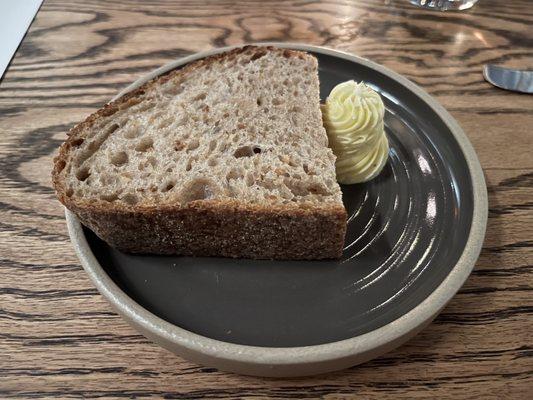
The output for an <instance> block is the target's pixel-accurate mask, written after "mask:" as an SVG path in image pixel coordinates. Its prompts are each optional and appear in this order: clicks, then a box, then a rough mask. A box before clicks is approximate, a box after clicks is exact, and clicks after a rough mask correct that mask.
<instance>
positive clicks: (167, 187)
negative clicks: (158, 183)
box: [162, 180, 176, 192]
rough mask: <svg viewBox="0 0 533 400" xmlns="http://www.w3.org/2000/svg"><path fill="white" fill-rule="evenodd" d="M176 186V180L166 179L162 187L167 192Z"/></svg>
mask: <svg viewBox="0 0 533 400" xmlns="http://www.w3.org/2000/svg"><path fill="white" fill-rule="evenodd" d="M175 186H176V181H174V180H172V181H168V182H167V183H166V184H165V185H164V187H163V190H162V191H163V192H168V191H169V190H172V189H174V187H175Z"/></svg>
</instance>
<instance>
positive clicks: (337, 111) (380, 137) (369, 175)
mask: <svg viewBox="0 0 533 400" xmlns="http://www.w3.org/2000/svg"><path fill="white" fill-rule="evenodd" d="M384 115H385V106H384V105H383V101H382V100H381V97H380V95H379V94H378V93H377V92H375V91H374V90H372V89H371V88H370V87H368V86H367V85H365V84H364V83H363V82H361V83H356V82H354V81H353V80H352V81H346V82H343V83H341V84H339V85H337V86H335V87H334V88H333V90H332V91H331V93H330V95H329V96H328V98H327V99H326V102H325V104H324V105H322V116H323V119H324V125H325V128H326V131H327V133H328V138H329V146H330V147H331V149H332V150H333V153H335V155H336V156H337V161H336V163H335V168H336V171H337V180H338V181H339V183H343V184H352V183H360V182H366V181H369V180H371V179H373V178H375V177H376V176H377V175H378V174H379V173H380V172H381V170H382V169H383V167H384V166H385V164H386V163H387V158H388V154H389V142H388V140H387V136H386V135H385V130H384V126H383V116H384Z"/></svg>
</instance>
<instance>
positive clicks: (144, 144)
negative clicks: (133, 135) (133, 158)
mask: <svg viewBox="0 0 533 400" xmlns="http://www.w3.org/2000/svg"><path fill="white" fill-rule="evenodd" d="M153 146H154V141H153V139H152V138H150V137H143V138H142V139H141V140H140V141H139V143H137V145H136V146H135V150H136V151H139V152H141V153H144V152H145V151H148V150H150V149H151V148H152V147H153Z"/></svg>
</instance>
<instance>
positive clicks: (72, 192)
mask: <svg viewBox="0 0 533 400" xmlns="http://www.w3.org/2000/svg"><path fill="white" fill-rule="evenodd" d="M65 194H66V195H67V197H72V195H73V194H74V189H72V188H68V189H67V191H66V192H65Z"/></svg>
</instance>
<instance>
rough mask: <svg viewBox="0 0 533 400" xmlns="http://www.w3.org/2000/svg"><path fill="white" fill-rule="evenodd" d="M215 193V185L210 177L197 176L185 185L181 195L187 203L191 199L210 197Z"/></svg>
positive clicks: (183, 201)
mask: <svg viewBox="0 0 533 400" xmlns="http://www.w3.org/2000/svg"><path fill="white" fill-rule="evenodd" d="M215 194H216V189H215V185H214V184H213V182H212V181H211V180H210V179H207V178H196V179H192V180H191V181H189V182H188V183H186V184H185V185H184V187H183V189H182V191H181V194H180V196H181V200H182V203H184V204H187V203H190V202H191V201H196V200H205V199H209V198H211V197H213V196H214V195H215Z"/></svg>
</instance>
